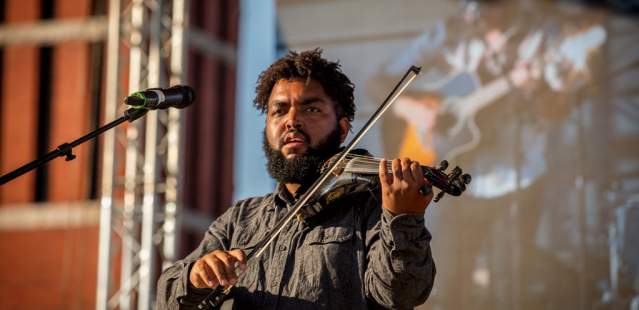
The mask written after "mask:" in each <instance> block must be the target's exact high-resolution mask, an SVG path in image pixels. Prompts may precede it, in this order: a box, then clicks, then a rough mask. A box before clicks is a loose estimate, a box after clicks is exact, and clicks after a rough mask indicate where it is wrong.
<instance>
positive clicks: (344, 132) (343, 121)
mask: <svg viewBox="0 0 639 310" xmlns="http://www.w3.org/2000/svg"><path fill="white" fill-rule="evenodd" d="M339 128H340V137H339V142H340V143H344V140H346V136H348V131H349V130H350V129H351V123H350V122H349V121H348V118H347V117H342V118H340V119H339Z"/></svg>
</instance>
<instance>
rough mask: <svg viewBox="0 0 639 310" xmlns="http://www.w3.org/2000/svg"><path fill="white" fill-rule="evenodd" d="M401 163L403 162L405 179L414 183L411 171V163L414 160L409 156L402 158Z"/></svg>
mask: <svg viewBox="0 0 639 310" xmlns="http://www.w3.org/2000/svg"><path fill="white" fill-rule="evenodd" d="M400 162H401V164H402V177H403V179H404V181H406V182H407V183H409V184H410V183H413V182H414V181H413V172H412V171H411V170H412V169H411V163H412V161H411V160H410V159H408V158H402V159H401V160H400Z"/></svg>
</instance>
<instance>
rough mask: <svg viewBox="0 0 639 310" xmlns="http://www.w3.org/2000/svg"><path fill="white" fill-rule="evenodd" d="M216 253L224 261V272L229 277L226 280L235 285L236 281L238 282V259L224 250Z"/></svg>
mask: <svg viewBox="0 0 639 310" xmlns="http://www.w3.org/2000/svg"><path fill="white" fill-rule="evenodd" d="M216 254H217V256H216V257H217V258H218V259H219V260H220V261H222V264H223V266H224V273H225V274H226V277H227V279H226V280H227V281H228V283H229V284H230V285H235V283H237V274H236V273H235V262H237V259H236V258H235V257H233V256H231V255H229V254H228V253H227V252H223V251H220V252H217V253H216Z"/></svg>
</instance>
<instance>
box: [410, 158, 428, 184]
mask: <svg viewBox="0 0 639 310" xmlns="http://www.w3.org/2000/svg"><path fill="white" fill-rule="evenodd" d="M410 172H411V175H412V176H413V180H415V182H416V183H417V186H419V187H422V186H424V185H425V184H426V179H425V178H424V173H423V171H422V166H420V165H419V162H416V161H414V162H412V163H411V164H410Z"/></svg>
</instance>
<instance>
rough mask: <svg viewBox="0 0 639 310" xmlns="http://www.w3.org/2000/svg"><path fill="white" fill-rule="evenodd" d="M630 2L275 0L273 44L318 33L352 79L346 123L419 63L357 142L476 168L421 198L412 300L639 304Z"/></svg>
mask: <svg viewBox="0 0 639 310" xmlns="http://www.w3.org/2000/svg"><path fill="white" fill-rule="evenodd" d="M637 7H638V5H637V3H632V2H628V1H625V2H623V3H621V1H619V3H617V2H615V1H610V2H609V3H604V2H602V4H601V5H597V6H590V5H586V4H581V3H578V2H575V1H571V2H559V1H553V2H550V1H489V2H471V1H464V2H458V1H443V0H439V1H417V0H412V1H411V0H403V1H392V2H389V1H381V0H375V1H372V0H349V1H292V0H290V1H279V2H278V26H279V36H280V42H281V46H284V47H285V48H283V49H284V50H286V49H292V50H304V49H311V48H315V47H321V48H323V49H324V50H325V55H326V56H327V57H328V58H331V59H338V60H340V62H341V63H342V65H343V67H344V70H345V71H346V73H347V74H348V75H349V76H350V77H351V78H352V80H353V82H354V83H355V85H356V102H357V107H358V111H357V117H356V120H355V124H354V130H355V131H357V130H358V129H359V128H361V126H362V125H363V123H364V122H365V121H366V120H367V119H368V118H369V117H370V115H371V114H372V113H373V112H374V111H375V109H376V108H377V107H378V105H379V104H380V103H381V102H382V100H383V99H384V98H385V96H386V95H387V93H388V92H389V91H390V90H391V89H392V87H393V86H394V84H395V83H396V82H397V81H398V80H399V78H400V77H401V76H402V75H403V73H404V72H405V71H406V70H407V69H408V68H409V67H410V66H411V65H417V66H421V67H422V73H421V75H420V76H419V77H418V78H417V79H416V80H415V81H414V83H413V84H412V85H411V86H410V87H409V88H408V90H407V91H406V92H405V93H404V94H403V95H402V96H401V97H400V98H399V99H398V100H397V102H396V103H395V105H394V106H393V108H392V109H391V110H390V111H389V112H388V113H387V114H386V116H385V117H384V118H383V119H382V120H381V121H380V123H379V124H378V125H376V127H375V128H374V129H373V130H372V132H370V133H369V134H368V135H367V137H366V138H365V139H364V142H363V145H362V146H364V147H366V148H368V149H369V150H371V151H372V152H373V153H374V154H376V155H379V156H385V157H388V158H391V157H398V156H401V157H404V156H405V157H410V158H412V159H416V160H419V161H420V162H421V163H422V164H425V165H436V164H437V163H438V162H439V161H441V160H443V159H446V160H448V161H449V162H451V164H452V165H459V166H460V167H461V168H462V169H463V170H464V171H465V172H468V173H470V174H472V176H473V181H472V184H471V186H470V188H469V189H468V191H467V192H466V193H465V194H464V196H463V197H461V198H453V197H444V199H443V200H442V201H441V202H439V203H437V204H432V205H431V206H430V207H429V209H428V210H427V212H426V220H427V226H428V229H429V230H430V231H431V233H432V235H433V253H434V256H435V261H436V263H437V269H438V273H437V278H436V285H435V288H434V291H433V293H432V295H431V298H430V299H429V300H428V301H427V302H426V304H425V305H423V306H421V307H420V309H617V308H620V309H621V308H626V309H627V308H628V307H629V306H630V304H631V303H632V302H633V298H634V303H635V305H639V304H637V303H639V297H638V296H639V274H638V265H639V263H638V262H639V237H638V236H639V227H638V225H639V224H638V223H639V195H638V194H639V18H638V17H639V15H637V13H633V10H634V11H635V12H636V10H637ZM351 137H352V135H351Z"/></svg>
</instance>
